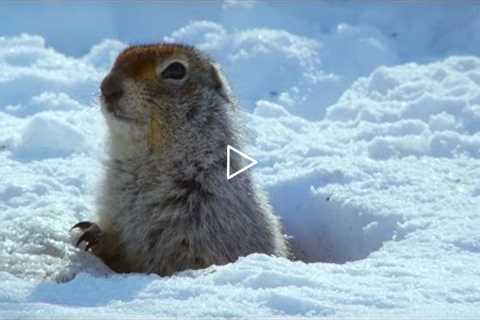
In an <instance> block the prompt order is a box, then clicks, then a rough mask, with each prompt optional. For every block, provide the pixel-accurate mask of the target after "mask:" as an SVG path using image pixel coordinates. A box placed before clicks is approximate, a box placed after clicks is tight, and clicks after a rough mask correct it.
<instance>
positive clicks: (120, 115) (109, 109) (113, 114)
mask: <svg viewBox="0 0 480 320" xmlns="http://www.w3.org/2000/svg"><path fill="white" fill-rule="evenodd" d="M102 98H103V97H102ZM101 106H102V110H103V112H104V114H105V115H106V116H108V117H110V118H112V119H115V120H118V121H121V122H126V123H138V122H139V121H138V119H136V118H134V117H132V116H129V115H126V114H125V113H124V112H122V111H121V110H120V108H119V106H118V105H114V104H112V103H108V102H106V101H105V99H101Z"/></svg>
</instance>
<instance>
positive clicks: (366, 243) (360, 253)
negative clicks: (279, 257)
mask: <svg viewBox="0 0 480 320" xmlns="http://www.w3.org/2000/svg"><path fill="white" fill-rule="evenodd" d="M346 180H347V178H346V177H345V176H343V174H342V173H327V174H325V173H321V174H320V173H315V174H311V175H308V176H304V177H301V178H297V180H296V181H295V182H294V183H292V181H291V180H290V181H288V183H284V184H277V185H276V186H275V187H273V188H271V189H270V190H269V194H270V199H271V201H272V205H273V207H274V210H275V213H276V214H277V215H279V216H281V217H282V222H283V225H284V227H285V232H286V233H287V234H288V235H289V236H291V237H292V239H291V241H290V243H291V245H292V249H293V252H294V254H295V256H296V258H297V259H299V260H302V261H305V262H330V263H345V262H347V261H354V260H359V259H364V258H366V257H367V256H368V255H369V254H370V253H372V252H374V251H376V250H378V249H380V248H381V246H382V244H383V243H384V242H385V241H389V240H393V239H396V240H399V239H398V237H397V232H396V231H397V227H398V223H399V222H400V218H399V217H398V216H392V215H388V216H383V215H379V214H376V213H375V212H371V209H369V208H367V207H366V206H365V207H362V206H361V205H359V204H358V203H357V204H354V203H352V202H348V201H345V200H339V199H336V197H335V195H332V196H330V195H328V194H323V193H321V192H318V191H314V190H312V188H311V186H312V185H313V186H317V187H318V185H319V182H320V183H322V184H324V185H325V184H328V183H339V184H344V183H346V182H347V181H346Z"/></svg>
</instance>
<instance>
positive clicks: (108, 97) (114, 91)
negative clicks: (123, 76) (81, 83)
mask: <svg viewBox="0 0 480 320" xmlns="http://www.w3.org/2000/svg"><path fill="white" fill-rule="evenodd" d="M100 90H101V91H102V95H103V97H104V98H105V101H106V102H107V103H112V102H115V101H117V100H118V99H120V97H121V96H122V95H123V89H122V84H121V82H120V79H119V77H118V76H116V75H114V74H109V75H108V76H106V77H105V79H103V81H102V84H101V85H100Z"/></svg>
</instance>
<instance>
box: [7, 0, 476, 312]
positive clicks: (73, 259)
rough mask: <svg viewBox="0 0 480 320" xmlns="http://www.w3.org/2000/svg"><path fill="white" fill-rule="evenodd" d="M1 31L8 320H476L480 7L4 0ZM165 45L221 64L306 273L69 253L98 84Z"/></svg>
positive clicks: (95, 135) (260, 172) (267, 265)
mask: <svg viewBox="0 0 480 320" xmlns="http://www.w3.org/2000/svg"><path fill="white" fill-rule="evenodd" d="M49 6H50V7H49ZM52 6H53V7H52ZM93 6H95V8H94V7H93ZM6 12H9V13H10V15H8V16H6V15H5V13H6ZM35 12H38V13H40V14H39V16H38V19H35V18H32V16H34V15H35ZM72 12H76V14H72V17H71V19H68V20H66V18H65V16H67V15H68V14H69V13H70V14H71V13H72ZM14 16H15V17H16V19H17V20H15V21H13V20H12V17H14ZM86 17H88V18H89V19H94V21H95V23H90V22H89V23H85V19H86ZM260 17H261V18H262V19H260ZM0 18H1V19H0V25H1V27H0V30H2V33H0V177H1V181H2V182H1V183H0V220H1V221H2V228H1V230H0V318H5V319H10V318H16V319H23V318H38V319H43V318H45V316H46V315H48V317H49V318H52V319H64V318H79V319H84V318H87V317H91V318H92V319H103V318H108V319H111V318H118V319H137V318H138V319H146V318H152V317H180V318H204V317H208V318H212V317H221V318H232V317H236V318H260V317H269V318H272V317H286V316H289V317H327V318H329V317H330V318H331V317H335V318H352V317H353V318H368V319H373V318H392V319H393V318H395V319H398V318H402V319H403V318H405V319H408V318H454V319H459V318H462V319H467V318H471V319H475V318H478V316H479V315H480V307H479V306H480V233H479V227H478V226H479V225H480V151H479V150H480V90H479V89H480V58H479V57H478V55H479V54H480V45H479V43H480V41H478V40H480V39H479V38H478V37H479V36H478V32H477V30H478V28H479V21H480V7H479V6H478V5H477V4H476V3H472V2H458V3H457V2H456V4H455V5H453V4H451V3H446V2H442V3H436V4H434V3H432V2H421V3H413V2H412V3H406V2H399V3H395V4H391V3H390V4H381V3H375V2H372V3H369V4H366V5H364V4H362V5H360V4H358V3H356V2H334V3H330V2H325V3H313V2H303V3H302V4H301V5H299V6H296V7H293V6H292V5H291V4H289V3H288V2H277V3H272V4H271V3H267V2H255V1H225V2H223V3H215V2H211V3H203V4H201V5H200V4H194V3H189V5H180V4H177V3H152V4H147V3H141V4H132V3H130V4H120V3H118V4H108V3H102V4H97V3H95V4H88V3H87V4H85V5H80V4H79V3H72V4H68V5H67V4H55V5H53V4H49V5H46V4H39V3H22V4H14V3H9V2H5V3H2V4H0ZM125 19H128V21H130V23H127V24H125V23H122V22H123V21H124V20H125ZM132 22H138V26H136V24H134V23H132ZM158 24H160V26H158ZM153 26H155V27H154V28H153ZM83 27H85V28H84V29H82V28H83ZM66 30H67V31H69V32H71V36H66V35H65V34H66V32H65V31H66ZM72 39H75V41H71V40H72ZM158 40H165V41H183V42H187V43H190V44H194V45H196V46H198V47H199V48H201V49H203V50H205V51H206V52H207V53H209V54H210V55H211V56H213V57H214V58H215V59H216V60H217V61H218V62H219V63H220V64H221V65H222V67H223V69H224V71H225V73H226V75H227V77H228V78H229V80H230V82H231V84H232V88H233V91H234V92H235V93H236V95H237V98H238V100H239V102H240V104H241V106H242V109H243V110H244V115H245V119H246V122H247V127H248V128H247V139H248V141H249V146H248V148H247V149H246V150H245V152H246V153H247V154H249V155H252V156H253V157H254V158H255V159H257V160H258V161H259V163H258V165H257V166H256V167H255V168H253V169H252V170H253V172H254V175H255V177H256V180H257V181H258V183H260V184H261V185H262V186H263V187H264V188H265V189H266V190H267V192H268V195H269V198H270V201H271V203H272V205H273V207H274V209H275V212H276V213H277V214H278V215H280V216H281V217H282V221H283V224H284V226H285V231H286V233H287V234H288V236H289V237H290V238H291V242H292V245H293V247H294V249H295V251H296V252H297V256H298V258H299V259H300V260H299V261H288V260H286V259H282V258H275V257H269V256H265V255H261V254H253V255H250V256H248V257H242V258H240V259H239V260H238V261H237V262H235V263H232V264H229V265H225V266H212V267H210V268H208V269H205V270H198V271H185V272H182V273H179V274H177V275H175V276H172V277H166V278H161V277H159V276H157V275H144V274H128V275H122V274H112V273H111V272H110V271H109V270H108V269H107V268H106V267H105V266H104V265H103V264H102V263H101V262H100V261H99V260H97V259H96V258H95V257H93V256H91V255H90V254H88V253H85V252H82V251H81V250H79V249H78V248H75V246H74V245H73V243H74V240H75V239H76V237H77V236H78V235H77V234H75V233H70V232H69V228H70V227H71V226H72V225H73V224H75V223H76V222H78V221H80V220H85V219H94V213H95V201H94V200H95V194H96V188H97V187H98V186H97V182H98V177H99V176H100V175H101V174H102V171H103V165H102V160H103V158H104V157H105V154H104V146H103V141H104V138H103V137H104V133H105V130H106V128H105V123H104V121H103V119H102V115H101V113H100V111H99V109H98V105H97V101H96V95H97V94H98V86H99V82H100V81H101V79H102V78H103V76H104V75H105V74H106V73H107V72H108V69H109V67H110V66H111V64H112V62H113V60H114V59H115V57H116V54H118V52H119V51H120V50H122V49H123V48H124V47H125V46H126V45H127V43H137V42H142V41H158ZM242 151H243V150H242Z"/></svg>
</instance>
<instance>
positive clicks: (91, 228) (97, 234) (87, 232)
mask: <svg viewBox="0 0 480 320" xmlns="http://www.w3.org/2000/svg"><path fill="white" fill-rule="evenodd" d="M75 228H79V229H81V230H82V231H83V234H82V235H81V236H80V238H78V240H77V243H76V246H77V247H78V246H79V245H80V243H82V242H85V243H86V247H85V251H88V250H89V249H92V247H94V246H96V245H97V244H98V243H99V242H100V238H101V236H102V230H101V229H100V227H99V226H98V225H97V224H95V223H93V222H90V221H82V222H79V223H77V224H76V225H74V226H73V227H72V229H75Z"/></svg>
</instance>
